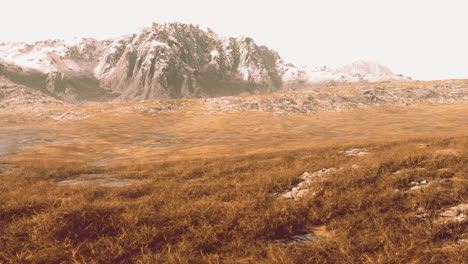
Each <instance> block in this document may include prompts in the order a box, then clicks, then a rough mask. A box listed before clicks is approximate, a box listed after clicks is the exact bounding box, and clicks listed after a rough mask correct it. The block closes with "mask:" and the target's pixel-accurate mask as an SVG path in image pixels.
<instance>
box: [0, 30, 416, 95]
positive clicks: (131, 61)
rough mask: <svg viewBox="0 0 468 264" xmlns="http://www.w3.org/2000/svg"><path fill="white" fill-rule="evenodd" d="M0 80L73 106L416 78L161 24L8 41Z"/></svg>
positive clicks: (1, 46)
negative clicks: (317, 63)
mask: <svg viewBox="0 0 468 264" xmlns="http://www.w3.org/2000/svg"><path fill="white" fill-rule="evenodd" d="M0 75H1V76H3V77H4V78H7V79H9V80H10V81H12V82H15V83H17V84H21V85H24V86H27V87H30V88H33V89H35V90H38V91H42V92H44V93H46V94H48V95H50V96H53V97H55V98H59V99H61V100H64V101H66V102H79V101H109V100H114V101H135V100H145V99H154V98H204V97H216V96H225V95H240V94H258V93H268V92H274V91H282V90H291V89H296V88H303V87H308V86H329V85H335V84H346V83H365V82H386V81H399V80H408V79H409V78H408V77H404V76H402V75H398V74H394V73H393V72H392V71H391V70H390V69H388V68H387V67H385V66H382V65H378V64H376V63H372V62H365V61H358V62H355V63H352V64H349V65H345V66H343V67H341V68H338V69H331V68H330V67H327V66H323V67H296V66H294V65H293V64H291V63H287V62H285V61H284V60H283V59H282V58H281V56H280V55H279V54H278V53H277V52H275V51H273V50H271V49H269V48H267V47H265V46H259V45H257V44H256V43H255V41H254V40H253V39H252V38H249V37H240V38H234V37H219V36H218V35H217V34H216V33H215V32H213V31H212V30H211V29H208V28H207V29H202V28H200V27H199V26H194V25H190V24H182V23H166V24H156V23H153V24H152V25H151V26H150V27H146V28H143V29H142V30H140V31H139V32H137V33H135V34H131V35H124V36H122V37H120V38H117V39H109V40H97V39H93V38H83V39H81V40H80V41H78V42H76V43H70V42H67V41H63V40H45V41H39V42H35V43H24V42H8V43H7V42H4V43H0Z"/></svg>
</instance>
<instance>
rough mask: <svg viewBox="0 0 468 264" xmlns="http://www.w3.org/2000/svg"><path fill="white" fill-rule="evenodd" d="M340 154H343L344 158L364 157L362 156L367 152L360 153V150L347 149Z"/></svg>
mask: <svg viewBox="0 0 468 264" xmlns="http://www.w3.org/2000/svg"><path fill="white" fill-rule="evenodd" d="M340 154H344V155H346V156H364V155H367V154H369V152H366V151H361V150H360V149H357V148H352V149H348V150H345V151H341V152H340Z"/></svg>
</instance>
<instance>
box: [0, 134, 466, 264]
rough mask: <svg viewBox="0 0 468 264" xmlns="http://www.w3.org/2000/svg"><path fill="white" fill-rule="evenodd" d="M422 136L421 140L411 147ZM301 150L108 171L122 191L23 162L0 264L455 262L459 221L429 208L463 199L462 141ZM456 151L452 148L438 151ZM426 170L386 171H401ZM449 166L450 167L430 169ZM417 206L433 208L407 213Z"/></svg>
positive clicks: (3, 204) (15, 174)
mask: <svg viewBox="0 0 468 264" xmlns="http://www.w3.org/2000/svg"><path fill="white" fill-rule="evenodd" d="M420 144H427V145H428V146H427V147H424V148H420ZM347 147H349V146H341V145H336V146H328V147H325V148H320V147H314V148H304V149H301V150H295V151H278V152H272V153H268V154H255V155H240V156H238V157H223V158H206V159H187V160H179V161H174V162H147V163H145V162H142V163H140V164H133V165H129V166H121V167H113V168H107V170H110V171H111V172H113V173H117V174H118V175H120V176H121V177H125V178H134V179H139V180H141V181H140V182H139V183H138V184H135V185H133V186H128V187H119V188H106V187H99V186H94V187H90V186H87V187H63V186H58V185H57V184H55V182H56V181H58V180H62V179H64V178H69V177H72V176H73V175H77V174H82V173H99V172H103V170H104V169H99V168H93V167H88V166H87V165H86V164H84V163H67V162H60V161H56V162H54V163H51V162H45V161H42V160H41V159H40V158H37V159H36V160H32V159H28V160H23V161H21V162H19V161H18V162H19V163H16V164H15V166H17V169H15V170H13V171H11V172H9V173H7V174H5V175H3V176H2V181H1V182H0V193H1V194H0V195H1V199H0V248H1V250H0V262H4V263H463V261H465V260H466V259H467V258H466V257H467V256H468V249H467V247H461V246H460V247H447V246H446V245H447V243H449V242H451V241H456V240H457V239H458V237H459V236H460V235H461V234H462V233H464V232H465V233H466V232H467V226H466V225H462V224H450V225H435V224H433V223H432V220H433V219H435V218H436V216H437V213H438V210H440V209H441V208H445V207H448V206H452V205H456V204H459V203H462V202H465V203H466V202H468V177H467V166H466V164H467V161H468V153H467V151H466V150H467V149H468V148H467V147H468V139H467V138H466V137H462V138H437V139H425V140H405V141H400V142H393V143H387V144H366V145H361V146H359V147H364V148H366V149H367V150H368V151H370V152H371V154H370V155H369V156H365V157H347V156H343V155H339V154H337V152H338V151H341V150H343V149H346V148H347ZM440 149H454V150H456V151H457V152H458V155H435V154H433V153H435V151H436V150H440ZM353 164H357V165H360V166H361V169H357V170H343V171H342V172H339V173H337V174H334V175H332V176H330V177H329V178H327V179H326V180H325V181H324V182H323V183H321V185H320V186H316V188H318V189H319V190H318V191H319V193H320V195H319V196H316V197H306V198H305V199H302V200H300V201H297V202H295V201H285V200H278V199H276V198H275V197H273V196H272V194H273V193H275V192H277V191H281V190H283V189H287V188H290V187H291V186H293V185H294V184H296V183H297V182H298V178H297V177H298V176H299V175H300V174H302V173H303V172H304V171H316V170H318V169H321V168H323V167H325V168H328V167H344V168H349V167H350V166H351V165H353ZM417 167H424V168H426V170H425V171H423V172H417V173H409V174H401V175H400V174H399V175H393V174H392V173H394V172H395V171H397V170H400V169H404V168H417ZM440 168H451V169H452V171H453V173H450V175H442V174H440V173H439V174H438V173H437V170H438V169H440ZM441 177H450V178H452V179H453V178H456V179H457V180H456V181H455V180H453V183H452V186H451V187H450V189H448V190H446V189H442V188H437V185H434V186H431V187H428V188H426V189H424V191H420V192H414V193H407V192H404V191H395V189H399V188H402V187H403V186H405V185H406V184H408V183H409V182H411V181H412V180H414V179H415V178H425V179H428V180H430V181H436V180H438V179H440V178H441ZM418 207H424V208H426V209H427V210H428V211H429V212H431V217H430V218H428V219H427V220H420V219H417V218H416V217H414V212H415V211H416V209H417V208H418ZM322 225H326V227H327V230H328V232H329V233H330V234H332V235H331V237H330V238H329V239H328V240H325V241H323V242H319V243H316V244H313V245H311V246H307V247H283V246H281V245H278V244H275V243H273V241H274V240H275V239H280V238H284V237H286V236H288V235H290V234H296V233H300V232H307V231H308V230H313V229H314V228H315V227H317V226H322Z"/></svg>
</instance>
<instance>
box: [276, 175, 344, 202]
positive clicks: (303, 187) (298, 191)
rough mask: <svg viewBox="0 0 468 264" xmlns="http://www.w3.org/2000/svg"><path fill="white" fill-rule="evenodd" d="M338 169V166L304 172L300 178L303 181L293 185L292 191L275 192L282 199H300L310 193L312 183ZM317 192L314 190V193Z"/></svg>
mask: <svg viewBox="0 0 468 264" xmlns="http://www.w3.org/2000/svg"><path fill="white" fill-rule="evenodd" d="M335 171H337V169H336V168H329V169H325V168H323V169H321V170H319V171H316V172H314V173H308V172H304V173H303V174H302V175H301V176H300V178H301V179H302V180H303V181H302V182H300V183H298V184H297V185H296V186H295V187H293V188H292V189H291V190H290V191H285V192H282V193H275V195H276V196H278V197H280V198H282V199H290V200H299V199H301V198H303V197H304V195H306V194H308V193H310V190H309V186H310V184H311V183H312V182H313V181H314V180H316V179H318V178H321V177H323V176H326V175H328V174H330V173H332V172H335ZM315 194H316V193H315V192H313V193H312V195H315Z"/></svg>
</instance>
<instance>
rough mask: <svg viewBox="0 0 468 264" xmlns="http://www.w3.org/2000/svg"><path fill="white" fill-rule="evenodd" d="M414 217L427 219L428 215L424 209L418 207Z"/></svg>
mask: <svg viewBox="0 0 468 264" xmlns="http://www.w3.org/2000/svg"><path fill="white" fill-rule="evenodd" d="M416 217H417V218H420V219H424V218H428V217H429V214H428V213H427V212H426V209H424V208H422V207H419V208H418V210H416Z"/></svg>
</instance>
